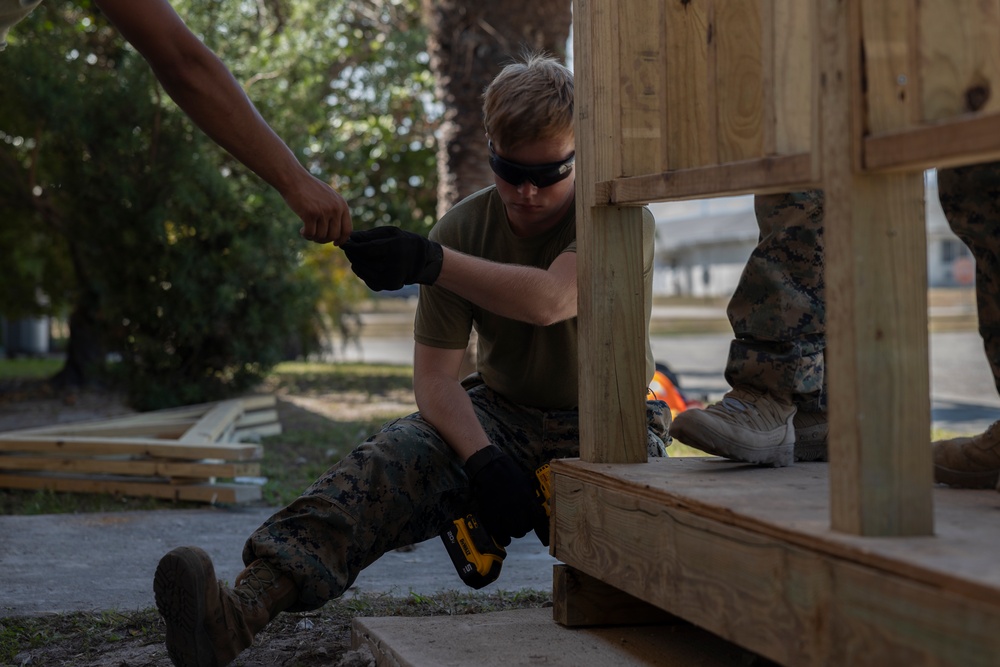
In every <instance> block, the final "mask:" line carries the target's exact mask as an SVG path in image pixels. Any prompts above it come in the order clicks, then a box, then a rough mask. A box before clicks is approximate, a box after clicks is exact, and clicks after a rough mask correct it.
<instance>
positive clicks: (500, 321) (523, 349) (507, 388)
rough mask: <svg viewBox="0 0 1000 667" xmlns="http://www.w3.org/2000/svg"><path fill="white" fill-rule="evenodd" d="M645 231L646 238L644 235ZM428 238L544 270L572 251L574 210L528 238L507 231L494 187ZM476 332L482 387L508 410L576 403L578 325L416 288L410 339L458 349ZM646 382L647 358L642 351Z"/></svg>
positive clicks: (649, 220) (647, 216) (649, 221)
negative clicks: (501, 311)
mask: <svg viewBox="0 0 1000 667" xmlns="http://www.w3.org/2000/svg"><path fill="white" fill-rule="evenodd" d="M643 223H644V225H643V229H644V233H643V240H644V241H648V242H647V243H644V245H645V246H647V250H646V252H645V255H647V257H645V258H644V260H645V261H644V265H645V267H644V277H645V279H646V286H647V289H646V294H647V298H646V319H647V331H648V320H649V313H650V308H651V306H652V265H653V217H652V214H651V213H649V212H648V210H647V211H645V213H644V218H643ZM647 227H648V233H646V228H647ZM430 238H432V239H433V240H435V241H437V242H438V243H441V244H442V245H445V246H447V247H449V248H452V249H454V250H457V251H459V252H462V253H465V254H467V255H473V256H475V257H482V258H483V259H487V260H490V261H494V262H500V263H504V264H519V265H522V266H534V267H537V268H541V269H547V268H548V267H549V265H551V264H552V262H553V261H555V259H556V257H558V256H559V255H560V254H562V253H564V252H576V209H575V206H571V207H570V209H569V212H568V213H567V214H566V216H565V217H564V218H563V219H562V220H560V221H559V223H558V224H557V225H556V226H555V227H553V228H552V229H551V230H549V231H547V232H545V233H544V234H541V235H539V236H534V237H531V238H521V237H518V236H516V235H515V234H514V233H513V231H511V228H510V224H509V223H508V222H507V214H506V212H505V211H504V206H503V201H502V200H501V199H500V195H499V193H498V192H497V191H496V188H495V187H494V186H490V187H488V188H486V189H484V190H480V191H479V192H477V193H475V194H473V195H470V196H469V197H468V198H466V199H464V200H463V201H461V202H459V203H458V204H457V205H455V207H454V208H452V209H451V210H450V211H449V212H448V213H447V214H445V215H444V216H443V217H442V218H441V219H440V220H439V221H438V223H437V224H436V225H435V226H434V229H432V230H431V233H430ZM472 327H475V329H476V332H477V333H478V335H479V339H478V348H477V350H476V353H477V370H478V371H479V372H480V373H481V374H482V376H483V380H484V381H485V382H486V384H487V385H488V386H489V387H490V388H492V389H494V390H495V391H497V392H499V393H500V394H502V395H503V396H505V397H506V398H508V399H509V400H511V401H513V402H514V403H518V404H521V405H527V406H530V407H534V408H538V409H542V410H556V409H568V408H574V407H576V405H577V403H578V390H577V318H575V317H574V318H571V319H568V320H564V321H562V322H557V323H555V324H551V325H549V326H544V327H543V326H536V325H533V324H528V323H526V322H519V321H517V320H512V319H510V318H507V317H502V316H500V315H497V314H495V313H491V312H489V311H487V310H484V309H483V308H480V307H479V306H476V305H475V304H473V303H472V302H470V301H468V300H466V299H463V298H462V297H460V296H458V295H457V294H455V293H454V292H450V291H448V290H446V289H444V288H442V287H428V286H426V285H421V287H420V299H419V302H418V305H417V316H416V321H415V324H414V338H415V339H416V341H417V342H418V343H421V344H423V345H427V346H430V347H438V348H446V349H455V350H457V349H464V348H465V347H466V346H467V345H468V342H469V335H470V333H471V331H472ZM646 348H647V350H646V360H647V377H648V378H650V379H651V378H652V377H653V370H654V369H653V355H652V351H651V350H650V348H649V341H648V336H647V344H646Z"/></svg>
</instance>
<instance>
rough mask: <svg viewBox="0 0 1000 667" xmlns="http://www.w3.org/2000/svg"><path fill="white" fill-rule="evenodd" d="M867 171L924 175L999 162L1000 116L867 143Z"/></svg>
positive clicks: (872, 138) (979, 117)
mask: <svg viewBox="0 0 1000 667" xmlns="http://www.w3.org/2000/svg"><path fill="white" fill-rule="evenodd" d="M863 159H864V168H865V169H866V170H868V171H921V170H924V169H931V168H933V167H938V168H944V167H955V166H959V165H966V164H975V163H979V162H989V161H992V160H998V159H1000V114H998V113H992V114H986V115H969V116H962V117H958V118H955V119H953V120H948V121H943V122H939V123H933V124H929V125H923V126H920V127H915V128H912V129H908V130H901V131H898V132H887V133H885V134H875V135H871V136H869V137H866V138H865V140H864V158H863Z"/></svg>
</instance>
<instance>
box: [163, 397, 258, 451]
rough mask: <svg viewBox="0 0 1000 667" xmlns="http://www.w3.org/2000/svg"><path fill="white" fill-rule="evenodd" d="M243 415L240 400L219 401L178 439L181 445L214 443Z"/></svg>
mask: <svg viewBox="0 0 1000 667" xmlns="http://www.w3.org/2000/svg"><path fill="white" fill-rule="evenodd" d="M242 414H243V403H242V401H240V400H233V401H221V402H220V403H218V404H216V405H215V406H214V407H212V409H211V410H209V411H208V412H206V413H205V415H204V416H203V417H202V418H201V419H199V420H198V421H197V422H196V423H195V424H194V426H192V427H191V428H189V429H188V430H187V431H186V432H185V433H184V435H183V436H181V437H180V438H179V439H178V442H179V443H181V444H199V443H209V442H216V441H217V440H220V439H222V436H223V434H224V433H226V431H227V430H229V429H230V428H232V426H233V423H235V422H236V420H237V419H239V417H240V415H242Z"/></svg>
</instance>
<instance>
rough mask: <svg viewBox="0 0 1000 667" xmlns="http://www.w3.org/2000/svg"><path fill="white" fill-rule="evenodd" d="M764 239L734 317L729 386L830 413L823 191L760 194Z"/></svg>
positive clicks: (732, 307) (736, 297)
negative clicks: (826, 368)
mask: <svg viewBox="0 0 1000 667" xmlns="http://www.w3.org/2000/svg"><path fill="white" fill-rule="evenodd" d="M754 213H755V214H756V216H757V226H758V227H759V229H760V237H759V239H758V242H757V247H755V248H754V250H753V253H752V254H751V255H750V258H749V259H748V260H747V264H746V267H745V268H744V269H743V274H742V275H741V276H740V282H739V285H737V287H736V291H735V292H734V293H733V297H732V299H730V302H729V307H728V309H727V314H728V316H729V322H730V323H731V324H732V326H733V333H734V334H735V336H736V337H735V339H734V340H733V341H732V343H731V344H730V346H729V358H728V360H727V362H726V380H727V381H728V382H729V384H730V386H733V387H735V386H737V385H749V386H751V387H755V388H757V389H760V390H766V391H769V392H771V393H774V394H778V395H782V396H784V397H785V398H790V399H791V400H792V401H794V402H795V404H796V405H797V406H798V408H799V410H801V411H803V412H818V411H823V410H826V383H825V382H824V356H823V355H824V351H825V349H826V303H825V296H824V281H823V192H822V191H820V190H811V191H808V192H792V193H785V194H777V195H758V196H757V197H755V198H754Z"/></svg>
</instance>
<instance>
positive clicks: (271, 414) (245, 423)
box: [235, 410, 279, 429]
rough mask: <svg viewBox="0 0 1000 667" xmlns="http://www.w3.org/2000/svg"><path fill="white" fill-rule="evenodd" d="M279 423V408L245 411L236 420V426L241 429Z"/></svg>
mask: <svg viewBox="0 0 1000 667" xmlns="http://www.w3.org/2000/svg"><path fill="white" fill-rule="evenodd" d="M278 423H279V422H278V411H277V410H254V411H253V412H244V413H243V414H241V415H240V416H239V418H238V419H237V420H236V424H235V426H236V428H238V429H241V428H248V427H251V426H263V425H270V424H278Z"/></svg>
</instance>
